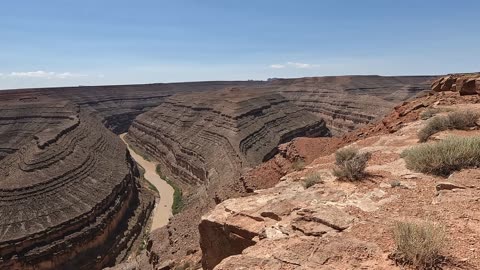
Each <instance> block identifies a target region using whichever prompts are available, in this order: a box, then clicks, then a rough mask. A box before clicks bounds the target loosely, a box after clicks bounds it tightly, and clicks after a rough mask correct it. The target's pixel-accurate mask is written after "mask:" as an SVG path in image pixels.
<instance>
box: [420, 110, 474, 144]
mask: <svg viewBox="0 0 480 270" xmlns="http://www.w3.org/2000/svg"><path fill="white" fill-rule="evenodd" d="M478 118H479V115H478V114H476V113H472V112H468V111H459V112H452V113H449V114H448V115H447V116H435V117H433V118H432V119H430V120H429V121H428V122H427V124H426V125H425V127H424V128H422V129H421V130H420V131H419V132H418V139H419V141H420V142H426V141H427V140H428V138H430V136H432V135H433V134H435V133H438V132H440V131H444V130H448V129H460V130H467V129H469V128H472V127H475V126H476V121H477V120H478Z"/></svg>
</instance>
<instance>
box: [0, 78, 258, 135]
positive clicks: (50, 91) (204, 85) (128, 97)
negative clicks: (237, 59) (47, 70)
mask: <svg viewBox="0 0 480 270" xmlns="http://www.w3.org/2000/svg"><path fill="white" fill-rule="evenodd" d="M261 84H264V82H261V81H206V82H185V83H156V84H138V85H106V86H79V87H57V88H41V89H21V90H3V91H1V92H0V93H1V94H2V96H5V95H16V96H22V97H23V96H36V95H42V96H48V97H51V98H57V99H58V98H61V99H64V100H70V101H72V102H73V103H75V104H77V105H79V106H80V107H81V108H83V109H85V110H86V111H89V112H90V113H92V114H95V115H96V116H97V117H99V118H100V120H101V121H102V122H103V123H104V125H105V126H106V127H108V128H109V129H110V130H112V131H113V132H114V133H116V134H121V133H125V132H127V130H128V127H129V126H130V124H131V123H132V121H133V119H135V117H136V116H137V115H139V114H141V113H144V112H146V111H148V110H150V109H152V108H154V107H156V106H158V105H160V104H161V103H162V102H163V101H164V99H165V98H167V97H169V96H171V95H173V94H176V93H186V92H192V91H195V92H202V91H206V90H215V89H223V88H225V87H231V86H256V85H261Z"/></svg>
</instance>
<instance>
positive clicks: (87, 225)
mask: <svg viewBox="0 0 480 270" xmlns="http://www.w3.org/2000/svg"><path fill="white" fill-rule="evenodd" d="M3 97H4V99H3V100H2V101H1V102H0V103H1V104H0V115H1V116H0V138H1V139H2V141H1V148H2V149H6V150H4V151H3V159H1V160H0V217H1V218H0V269H81V268H89V269H101V268H102V267H103V266H105V265H111V264H113V263H114V262H115V261H117V260H121V259H122V258H124V257H125V256H126V251H128V249H129V248H130V247H131V246H132V243H133V242H134V241H135V239H136V238H137V237H138V236H139V234H140V233H141V232H142V229H143V225H144V224H145V223H146V221H147V220H148V216H149V213H150V211H151V208H152V207H153V198H152V197H151V196H149V195H148V194H145V196H140V195H139V193H141V192H145V191H143V190H142V189H141V188H140V186H139V185H138V182H137V177H138V169H137V168H136V165H135V164H134V162H133V161H132V159H131V157H130V156H129V154H128V152H127V150H126V148H125V146H124V145H123V144H122V142H121V141H120V140H119V138H117V136H116V135H115V134H113V133H111V132H110V131H108V130H107V129H106V128H105V127H104V126H103V125H102V124H101V122H100V121H98V120H97V119H95V118H92V117H90V116H89V115H88V113H86V112H84V111H83V110H82V109H81V108H79V107H78V106H77V105H74V104H71V103H70V102H68V101H63V100H52V99H51V98H48V97H41V96H40V97H34V96H30V97H27V96H24V95H22V97H21V98H20V99H18V98H16V97H15V96H14V95H13V96H12V95H6V94H5V95H4V96H3ZM13 101H15V102H13Z"/></svg>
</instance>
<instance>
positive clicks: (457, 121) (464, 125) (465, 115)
mask: <svg viewBox="0 0 480 270" xmlns="http://www.w3.org/2000/svg"><path fill="white" fill-rule="evenodd" d="M478 117H479V115H478V114H476V113H472V112H468V111H460V112H452V113H449V114H448V115H447V118H448V128H449V129H469V128H471V127H475V126H476V125H477V124H476V122H477V120H478Z"/></svg>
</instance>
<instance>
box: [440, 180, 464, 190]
mask: <svg viewBox="0 0 480 270" xmlns="http://www.w3.org/2000/svg"><path fill="white" fill-rule="evenodd" d="M435 189H436V190H437V191H441V190H453V189H465V187H464V186H462V185H459V184H455V183H451V182H439V183H437V185H436V186H435Z"/></svg>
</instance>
